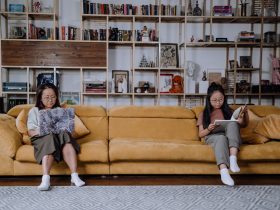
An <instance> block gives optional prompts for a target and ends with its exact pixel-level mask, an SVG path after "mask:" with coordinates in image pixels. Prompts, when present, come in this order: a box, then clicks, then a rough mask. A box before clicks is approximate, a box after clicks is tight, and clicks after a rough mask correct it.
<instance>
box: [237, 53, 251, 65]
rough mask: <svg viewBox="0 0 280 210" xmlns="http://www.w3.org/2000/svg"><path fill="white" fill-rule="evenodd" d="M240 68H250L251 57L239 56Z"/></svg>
mask: <svg viewBox="0 0 280 210" xmlns="http://www.w3.org/2000/svg"><path fill="white" fill-rule="evenodd" d="M239 60H240V67H241V68H252V57H251V56H240V57H239Z"/></svg>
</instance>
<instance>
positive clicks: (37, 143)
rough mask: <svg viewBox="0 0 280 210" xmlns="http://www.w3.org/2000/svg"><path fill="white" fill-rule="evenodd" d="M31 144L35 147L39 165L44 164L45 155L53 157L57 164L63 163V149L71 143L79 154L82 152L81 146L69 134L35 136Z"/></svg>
mask: <svg viewBox="0 0 280 210" xmlns="http://www.w3.org/2000/svg"><path fill="white" fill-rule="evenodd" d="M31 142H32V145H33V146H34V156H35V159H36V161H37V162H38V163H39V164H42V159H43V157H44V156H45V155H53V156H54V159H55V161H56V162H60V161H62V160H63V155H62V149H63V147H64V145H65V144H67V143H71V144H72V145H73V147H74V149H75V151H76V152H77V153H79V152H80V145H79V144H78V143H77V142H76V140H75V139H73V138H72V137H71V135H70V134H69V133H67V132H62V133H59V134H53V133H51V134H48V135H45V136H35V137H32V138H31Z"/></svg>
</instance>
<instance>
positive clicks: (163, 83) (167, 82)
mask: <svg viewBox="0 0 280 210" xmlns="http://www.w3.org/2000/svg"><path fill="white" fill-rule="evenodd" d="M172 78H173V74H160V77H159V92H160V93H169V91H170V88H172Z"/></svg>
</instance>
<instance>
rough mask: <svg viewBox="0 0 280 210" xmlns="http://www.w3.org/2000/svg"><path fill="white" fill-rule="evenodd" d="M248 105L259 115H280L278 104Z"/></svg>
mask: <svg viewBox="0 0 280 210" xmlns="http://www.w3.org/2000/svg"><path fill="white" fill-rule="evenodd" d="M248 107H249V109H250V110H252V111H253V112H254V113H255V114H256V115H258V116H259V117H266V116H267V115H270V114H278V115H280V108H279V107H277V106H270V105H266V106H265V105H259V106H248Z"/></svg>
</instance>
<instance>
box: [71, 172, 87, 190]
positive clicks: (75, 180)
mask: <svg viewBox="0 0 280 210" xmlns="http://www.w3.org/2000/svg"><path fill="white" fill-rule="evenodd" d="M71 183H73V184H75V185H76V186H77V187H81V186H83V185H85V182H84V181H82V180H81V179H80V177H79V175H78V173H72V174H71Z"/></svg>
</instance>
